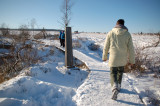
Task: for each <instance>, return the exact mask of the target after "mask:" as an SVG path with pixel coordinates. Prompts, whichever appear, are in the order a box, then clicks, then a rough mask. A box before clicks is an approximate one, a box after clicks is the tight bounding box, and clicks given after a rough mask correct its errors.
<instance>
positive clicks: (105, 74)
mask: <svg viewBox="0 0 160 106" xmlns="http://www.w3.org/2000/svg"><path fill="white" fill-rule="evenodd" d="M52 43H53V42H52ZM49 45H52V44H49ZM53 45H55V46H56V47H57V48H59V49H62V50H64V48H61V47H59V43H57V42H55V43H53ZM73 55H74V57H76V58H78V59H79V60H81V61H83V62H85V64H86V65H87V66H88V68H89V69H90V70H91V72H90V74H89V77H88V78H87V79H86V80H85V81H84V83H83V84H82V85H81V86H80V87H79V88H78V89H77V91H76V95H75V96H74V97H73V100H74V101H76V103H77V105H78V106H128V105H140V106H141V105H142V106H143V103H142V102H141V100H140V99H139V96H138V95H137V94H136V92H134V90H133V89H132V88H133V87H132V85H130V83H129V81H128V80H129V79H128V78H127V77H126V76H125V75H124V77H123V82H122V89H121V92H120V93H119V95H118V98H117V101H114V100H112V99H111V95H112V92H111V86H110V72H109V67H108V65H107V62H102V61H99V60H96V59H94V58H91V57H90V56H88V55H86V54H85V53H82V52H79V51H77V50H73Z"/></svg>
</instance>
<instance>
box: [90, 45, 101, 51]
mask: <svg viewBox="0 0 160 106" xmlns="http://www.w3.org/2000/svg"><path fill="white" fill-rule="evenodd" d="M99 47H100V46H99V45H97V44H95V43H91V44H90V45H89V46H88V48H89V49H90V50H92V51H96V50H98V49H99Z"/></svg>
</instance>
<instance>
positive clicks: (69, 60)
mask: <svg viewBox="0 0 160 106" xmlns="http://www.w3.org/2000/svg"><path fill="white" fill-rule="evenodd" d="M65 66H66V67H67V68H72V67H73V51H72V31H71V27H66V29H65Z"/></svg>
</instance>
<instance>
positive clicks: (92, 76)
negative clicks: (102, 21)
mask: <svg viewBox="0 0 160 106" xmlns="http://www.w3.org/2000/svg"><path fill="white" fill-rule="evenodd" d="M132 37H133V41H134V43H136V44H139V45H142V46H143V45H146V44H148V43H146V42H152V40H156V37H150V36H138V35H133V36H132ZM105 38H106V34H97V33H80V34H73V45H74V44H76V43H77V42H78V45H76V46H74V50H73V55H74V56H75V57H76V58H78V59H79V60H81V61H82V62H84V63H85V64H86V65H87V66H88V68H89V69H90V73H89V75H88V72H87V71H86V70H82V69H81V70H74V69H66V68H65V67H64V53H62V52H61V51H59V50H58V49H56V48H55V47H53V45H55V46H57V47H58V48H61V47H59V42H58V41H53V40H41V41H42V42H43V44H42V45H43V46H42V47H40V51H39V55H40V56H43V55H45V54H47V53H48V52H50V50H51V49H53V50H54V54H53V55H51V56H48V57H44V59H43V61H41V62H40V63H38V64H36V65H33V66H32V67H29V68H27V69H24V70H22V72H21V74H20V75H18V76H17V77H15V78H13V79H11V80H9V81H6V82H4V83H2V84H0V106H13V105H16V106H75V105H78V106H128V105H144V103H143V102H146V103H145V104H149V101H148V98H147V97H146V96H147V95H146V94H145V90H146V88H147V90H148V89H149V90H152V91H154V93H155V94H156V95H157V96H160V86H159V85H160V82H159V80H158V79H154V78H153V77H152V76H142V77H138V78H137V77H135V76H134V75H133V74H124V77H123V82H122V90H121V93H120V94H119V95H118V99H117V101H113V100H112V99H111V94H112V93H111V86H110V76H109V75H110V73H109V67H108V65H107V64H108V62H103V61H102V60H101V56H102V49H103V44H104V40H105ZM145 43H146V44H145ZM91 44H95V45H99V47H98V49H96V50H91V48H88V46H90V45H91ZM45 45H47V46H45ZM61 49H63V48H61ZM154 49H155V48H154ZM63 50H64V49H63ZM156 52H157V56H159V54H158V53H159V52H160V47H157V48H156ZM140 98H141V99H140ZM141 100H143V102H142V101H141Z"/></svg>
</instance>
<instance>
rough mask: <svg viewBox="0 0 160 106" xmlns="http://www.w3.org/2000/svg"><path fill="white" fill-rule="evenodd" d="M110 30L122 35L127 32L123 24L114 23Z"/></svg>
mask: <svg viewBox="0 0 160 106" xmlns="http://www.w3.org/2000/svg"><path fill="white" fill-rule="evenodd" d="M112 31H113V32H114V33H115V34H116V35H122V34H124V33H125V32H128V28H127V27H126V26H124V25H116V26H115V27H114V28H113V29H112Z"/></svg>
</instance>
